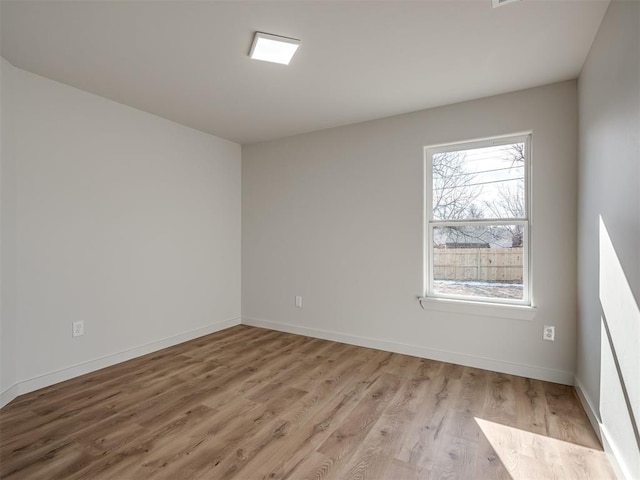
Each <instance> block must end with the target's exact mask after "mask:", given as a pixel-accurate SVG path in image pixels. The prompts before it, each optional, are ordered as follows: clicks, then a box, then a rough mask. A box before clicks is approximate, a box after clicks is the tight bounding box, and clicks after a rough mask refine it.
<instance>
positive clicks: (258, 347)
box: [0, 326, 615, 480]
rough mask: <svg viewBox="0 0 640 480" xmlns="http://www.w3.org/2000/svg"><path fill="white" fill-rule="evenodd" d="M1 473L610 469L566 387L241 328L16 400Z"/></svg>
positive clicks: (0, 426) (296, 475)
mask: <svg viewBox="0 0 640 480" xmlns="http://www.w3.org/2000/svg"><path fill="white" fill-rule="evenodd" d="M0 478H3V479H30V480H37V479H47V480H53V479H69V480H73V479H91V480H102V479H122V480H128V479H131V480H141V479H149V478H153V479H172V480H176V479H177V480H181V479H251V480H253V479H315V480H320V479H364V478H367V479H389V480H404V479H427V478H433V479H455V478H459V479H503V478H504V479H551V478H558V479H571V478H575V479H578V478H579V479H589V478H592V479H610V478H615V477H614V474H613V471H612V470H611V467H610V465H609V463H608V461H607V459H606V456H605V454H604V453H603V452H602V449H601V447H600V445H599V443H598V440H597V438H596V436H595V434H594V433H593V431H592V429H591V426H590V424H589V422H588V420H587V417H586V415H585V413H584V411H583V410H582V408H581V407H580V405H579V403H578V401H577V399H576V396H575V392H574V390H573V389H572V388H571V387H566V386H562V385H557V384H552V383H546V382H541V381H537V380H531V379H527V378H522V377H515V376H511V375H505V374H500V373H494V372H489V371H486V370H478V369H474V368H468V367H462V366H458V365H452V364H447V363H442V362H436V361H432V360H425V359H420V358H415V357H409V356H405V355H399V354H394V353H388V352H383V351H379V350H372V349H367V348H360V347H355V346H350V345H345V344H341V343H335V342H329V341H324V340H319V339H314V338H309V337H303V336H297V335H290V334H285V333H280V332H274V331H269V330H263V329H259V328H253V327H247V326H238V327H233V328H230V329H227V330H224V331H222V332H218V333H215V334H212V335H208V336H206V337H202V338H199V339H196V340H193V341H190V342H187V343H183V344H180V345H177V346H174V347H171V348H168V349H165V350H162V351H159V352H156V353H153V354H150V355H147V356H144V357H140V358H137V359H134V360H131V361H128V362H125V363H121V364H119V365H115V366H113V367H110V368H106V369H103V370H100V371H98V372H94V373H91V374H88V375H84V376H82V377H78V378H75V379H72V380H69V381H67V382H63V383H60V384H57V385H53V386H51V387H47V388H45V389H42V390H39V391H37V392H33V393H30V394H27V395H24V396H21V397H19V398H17V399H16V400H14V401H13V402H11V403H10V404H9V405H7V406H6V407H4V408H3V409H2V410H0Z"/></svg>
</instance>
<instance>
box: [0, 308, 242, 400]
mask: <svg viewBox="0 0 640 480" xmlns="http://www.w3.org/2000/svg"><path fill="white" fill-rule="evenodd" d="M236 325H240V317H234V318H231V319H228V320H223V321H221V322H217V323H213V324H211V325H207V326H205V327H201V328H196V329H194V330H190V331H188V332H184V333H180V334H178V335H173V336H171V337H165V338H162V339H160V340H154V341H153V342H149V343H146V344H144V345H139V346H137V347H133V348H129V349H127V350H123V351H121V352H117V353H112V354H109V355H105V356H103V357H99V358H95V359H93V360H89V361H87V362H83V363H79V364H77V365H72V366H70V367H66V368H61V369H59V370H55V371H53V372H49V373H45V374H43V375H38V376H36V377H33V378H30V379H27V380H23V381H20V382H17V383H16V384H15V385H13V386H12V387H10V388H9V389H7V390H5V391H4V392H2V394H0V408H2V407H4V406H5V405H6V404H7V403H9V402H10V401H11V400H13V399H14V398H16V397H17V396H19V395H23V394H25V393H29V392H33V391H34V390H38V389H40V388H44V387H48V386H49V385H53V384H55V383H59V382H64V381H65V380H69V379H71V378H75V377H78V376H80V375H84V374H86V373H91V372H95V371H96V370H100V369H101V368H106V367H110V366H112V365H115V364H117V363H121V362H125V361H127V360H131V359H132V358H136V357H140V356H142V355H146V354H148V353H152V352H156V351H158V350H162V349H163V348H167V347H171V346H173V345H177V344H179V343H183V342H187V341H189V340H193V339H194V338H198V337H202V336H204V335H209V334H211V333H215V332H218V331H220V330H224V329H226V328H230V327H233V326H236Z"/></svg>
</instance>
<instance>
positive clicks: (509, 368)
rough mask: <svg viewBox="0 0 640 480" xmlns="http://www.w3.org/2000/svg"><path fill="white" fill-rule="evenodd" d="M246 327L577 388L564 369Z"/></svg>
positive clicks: (248, 320)
mask: <svg viewBox="0 0 640 480" xmlns="http://www.w3.org/2000/svg"><path fill="white" fill-rule="evenodd" d="M242 324H243V325H250V326H253V327H261V328H267V329H269V330H277V331H280V332H287V333H293V334H296V335H305V336H308V337H314V338H321V339H324V340H332V341H334V342H340V343H347V344H350V345H357V346H360V347H367V348H375V349H377V350H384V351H387V352H395V353H401V354H404V355H411V356H414V357H420V358H429V359H432V360H439V361H442V362H448V363H455V364H458V365H464V366H468V367H474V368H481V369H483V370H491V371H495V372H501V373H508V374H511V375H518V376H522V377H528V378H535V379H537V380H545V381H548V382H554V383H561V384H564V385H573V373H572V372H565V371H562V370H554V369H550V368H544V367H536V366H533V365H524V364H519V363H513V362H505V361H503V360H495V359H492V358H486V357H478V356H475V355H467V354H464V353H459V352H449V351H446V350H436V349H432V348H427V347H421V346H419V345H409V344H405V343H398V342H390V341H388V340H380V339H376V338H368V337H361V336H358V335H350V334H346V333H339V332H332V331H328V330H320V329H316V328H309V327H300V326H297V325H291V324H287V323H280V322H272V321H270V320H263V319H260V318H252V317H242Z"/></svg>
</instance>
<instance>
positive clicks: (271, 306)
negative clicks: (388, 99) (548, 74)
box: [242, 81, 578, 383]
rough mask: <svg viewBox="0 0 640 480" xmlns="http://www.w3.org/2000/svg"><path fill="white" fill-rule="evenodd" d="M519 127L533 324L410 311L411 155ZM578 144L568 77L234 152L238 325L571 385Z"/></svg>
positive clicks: (418, 289)
mask: <svg viewBox="0 0 640 480" xmlns="http://www.w3.org/2000/svg"><path fill="white" fill-rule="evenodd" d="M528 130H532V131H533V183H534V185H533V198H534V200H533V209H532V212H533V213H532V222H533V227H532V249H533V264H532V269H533V295H534V301H535V304H536V306H537V308H538V312H537V315H536V317H535V319H534V320H515V319H512V318H498V317H493V316H479V315H474V314H468V313H467V314H463V313H450V312H441V311H436V310H428V311H423V310H421V309H420V306H419V305H418V302H417V301H416V297H417V296H418V295H420V294H421V293H422V278H423V272H422V241H423V239H422V208H423V207H422V202H423V200H422V199H423V146H425V145H429V144H439V143H445V142H454V141H462V140H469V139H476V138H482V137H488V136H493V135H503V134H509V133H516V132H522V131H528ZM577 144H578V139H577V91H576V83H575V82H574V81H570V82H564V83H559V84H554V85H550V86H546V87H541V88H535V89H531V90H526V91H521V92H516V93H512V94H506V95H501V96H496V97H491V98H486V99H482V100H477V101H472V102H467V103H462V104H457V105H451V106H447V107H443V108H437V109H431V110H426V111H421V112H416V113H411V114H406V115H400V116H396V117H391V118H386V119H382V120H377V121H372V122H366V123H361V124H357V125H351V126H347V127H341V128H335V129H330V130H325V131H320V132H314V133H310V134H305V135H299V136H295V137H290V138H286V139H282V140H278V141H272V142H266V143H260V144H254V145H248V146H243V148H242V157H243V158H242V183H243V193H242V229H243V236H242V255H243V257H242V258H243V260H242V299H243V304H242V316H243V322H246V323H250V324H255V325H263V326H267V327H271V328H276V329H282V330H288V331H293V332H299V333H307V334H310V335H317V336H324V337H327V338H335V339H341V340H345V341H348V342H352V343H360V344H364V345H370V346H379V347H381V348H387V349H391V350H396V351H402V352H406V353H413V354H416V355H424V356H427V357H432V358H439V359H444V360H449V361H454V362H458V363H463V364H469V365H476V366H480V367H483V368H491V369H494V370H499V371H505V372H513V373H519V374H523V375H528V376H532V377H536V378H544V379H549V380H554V381H558V382H564V383H571V382H572V381H573V371H574V366H575V335H576V332H575V323H576V252H575V245H576V208H577V207H576V196H577V195H576V181H577V179H576V167H577ZM295 295H302V296H303V297H304V307H303V308H302V309H299V308H295V307H294V296H295ZM545 324H550V325H555V326H556V341H555V342H554V343H551V342H544V341H543V340H542V329H543V325H545Z"/></svg>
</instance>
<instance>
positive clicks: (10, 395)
mask: <svg viewBox="0 0 640 480" xmlns="http://www.w3.org/2000/svg"><path fill="white" fill-rule="evenodd" d="M19 390H20V388H19V385H18V384H17V383H14V384H13V385H11V386H10V387H9V388H7V389H6V390H5V391H4V392H2V393H0V408H2V407H4V406H5V405H6V404H7V403H9V402H10V401H11V400H13V399H14V398H16V397H17V396H18V395H19V394H18V391H19Z"/></svg>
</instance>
